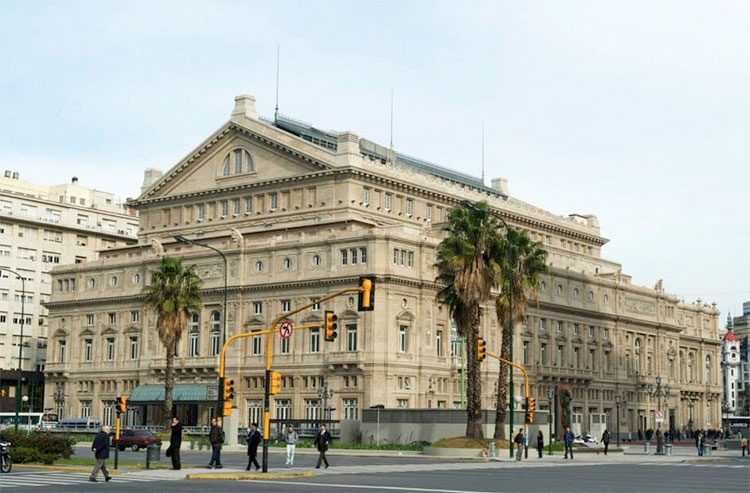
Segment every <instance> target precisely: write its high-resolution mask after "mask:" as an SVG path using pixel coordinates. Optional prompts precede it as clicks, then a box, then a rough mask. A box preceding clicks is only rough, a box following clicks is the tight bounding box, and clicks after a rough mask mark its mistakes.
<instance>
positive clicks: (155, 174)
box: [141, 168, 164, 193]
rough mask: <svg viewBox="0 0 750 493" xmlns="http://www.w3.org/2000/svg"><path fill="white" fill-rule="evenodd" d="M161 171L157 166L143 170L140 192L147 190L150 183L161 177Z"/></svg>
mask: <svg viewBox="0 0 750 493" xmlns="http://www.w3.org/2000/svg"><path fill="white" fill-rule="evenodd" d="M163 174H164V173H162V171H161V170H160V169H157V168H146V171H144V172H143V184H142V185H141V193H143V192H145V191H146V190H148V188H149V187H151V185H153V184H154V183H156V182H157V181H159V178H161V175H163Z"/></svg>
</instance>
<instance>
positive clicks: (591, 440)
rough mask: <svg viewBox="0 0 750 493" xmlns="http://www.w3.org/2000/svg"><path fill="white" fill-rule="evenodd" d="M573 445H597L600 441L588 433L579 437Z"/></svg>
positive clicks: (574, 440)
mask: <svg viewBox="0 0 750 493" xmlns="http://www.w3.org/2000/svg"><path fill="white" fill-rule="evenodd" d="M573 443H575V444H578V445H588V446H591V445H596V444H598V443H599V440H597V439H596V437H594V436H593V435H589V434H588V433H586V434H584V435H578V436H577V437H575V438H574V439H573Z"/></svg>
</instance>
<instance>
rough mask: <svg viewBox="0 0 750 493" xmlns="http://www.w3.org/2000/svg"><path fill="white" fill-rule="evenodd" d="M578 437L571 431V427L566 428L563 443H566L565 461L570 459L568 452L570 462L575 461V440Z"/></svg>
mask: <svg viewBox="0 0 750 493" xmlns="http://www.w3.org/2000/svg"><path fill="white" fill-rule="evenodd" d="M575 438H576V436H575V435H574V434H573V432H572V431H570V426H566V427H565V434H564V435H563V441H564V442H565V459H567V458H568V452H570V460H573V440H575Z"/></svg>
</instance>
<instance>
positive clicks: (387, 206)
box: [385, 192, 393, 212]
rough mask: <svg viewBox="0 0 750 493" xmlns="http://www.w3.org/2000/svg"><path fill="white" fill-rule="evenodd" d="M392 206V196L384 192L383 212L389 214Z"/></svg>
mask: <svg viewBox="0 0 750 493" xmlns="http://www.w3.org/2000/svg"><path fill="white" fill-rule="evenodd" d="M392 206H393V196H392V195H391V194H390V192H386V194H385V210H386V211H387V212H390V211H391V207H392Z"/></svg>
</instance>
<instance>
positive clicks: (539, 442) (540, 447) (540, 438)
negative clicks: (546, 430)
mask: <svg viewBox="0 0 750 493" xmlns="http://www.w3.org/2000/svg"><path fill="white" fill-rule="evenodd" d="M536 451H537V453H538V454H539V458H540V459H541V458H542V452H544V434H543V433H542V430H539V431H538V432H537V434H536Z"/></svg>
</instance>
